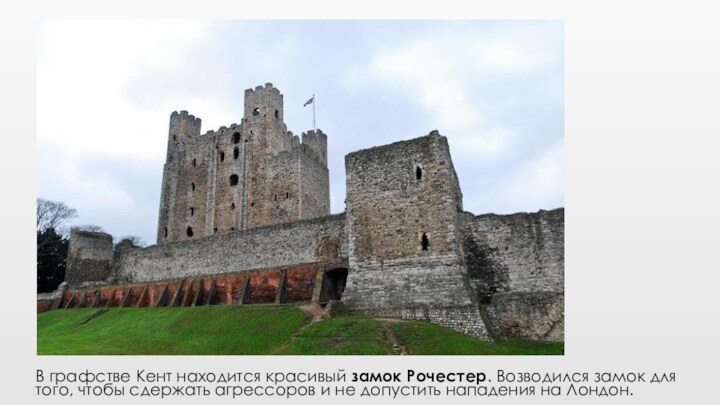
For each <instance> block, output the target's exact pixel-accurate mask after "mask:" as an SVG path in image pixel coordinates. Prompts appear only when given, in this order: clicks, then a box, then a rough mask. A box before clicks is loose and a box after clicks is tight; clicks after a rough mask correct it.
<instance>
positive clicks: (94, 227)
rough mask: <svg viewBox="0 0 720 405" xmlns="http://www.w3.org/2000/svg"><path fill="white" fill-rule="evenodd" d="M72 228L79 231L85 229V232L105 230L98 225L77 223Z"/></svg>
mask: <svg viewBox="0 0 720 405" xmlns="http://www.w3.org/2000/svg"><path fill="white" fill-rule="evenodd" d="M73 228H75V229H77V230H79V231H85V232H105V230H104V229H103V228H102V226H100V225H90V224H85V225H78V226H74V227H73Z"/></svg>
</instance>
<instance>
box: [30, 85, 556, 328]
mask: <svg viewBox="0 0 720 405" xmlns="http://www.w3.org/2000/svg"><path fill="white" fill-rule="evenodd" d="M200 124H201V120H200V119H199V118H196V117H194V116H192V115H190V114H188V113H187V112H185V111H181V112H180V113H178V112H174V113H172V115H171V116H170V130H169V133H168V148H167V155H166V161H165V166H164V170H163V182H162V194H161V200H160V212H159V220H158V232H157V244H155V245H153V246H149V247H145V248H139V247H136V246H133V245H132V244H131V243H125V242H123V243H120V244H118V245H117V246H115V247H113V244H112V237H111V236H110V235H107V234H103V233H94V232H84V231H79V230H73V231H72V233H71V239H70V251H69V254H68V266H67V276H66V281H67V282H68V285H69V288H68V289H67V291H64V292H62V293H61V294H58V295H57V296H55V297H39V299H38V311H44V310H50V309H56V308H72V307H113V306H120V307H129V306H135V307H157V306H197V305H220V304H225V305H246V304H253V303H275V304H282V303H299V302H313V303H322V304H325V303H331V304H332V306H333V307H335V308H337V310H342V311H345V312H346V313H351V314H358V315H366V316H377V317H393V318H401V319H416V320H426V321H429V322H433V323H436V324H439V325H443V326H447V327H451V328H453V329H455V330H458V331H460V332H463V333H466V334H468V335H471V336H475V337H477V338H480V339H485V340H492V339H494V338H497V337H505V336H521V337H525V338H529V339H535V340H555V341H557V340H563V339H564V210H563V209H562V208H558V209H555V210H551V211H544V210H541V211H539V212H537V213H519V214H513V215H494V214H485V215H474V214H471V213H469V212H465V211H463V207H462V192H461V190H460V186H459V182H458V178H457V174H456V172H455V169H454V167H453V163H452V159H451V157H450V152H449V147H448V139H447V138H446V137H444V136H442V135H440V134H439V133H438V132H437V131H432V132H430V133H429V134H428V135H425V136H421V137H419V138H416V139H411V140H406V141H400V142H395V143H392V144H389V145H383V146H378V147H373V148H370V149H365V150H360V151H357V152H353V153H350V154H348V155H347V156H346V157H345V168H346V182H347V190H346V193H347V195H346V210H345V212H344V213H342V214H336V215H330V193H329V180H328V178H329V176H328V168H327V159H328V157H327V136H326V135H325V134H324V133H322V131H319V130H317V131H309V132H307V133H303V134H302V136H301V137H298V136H296V135H293V134H292V132H289V131H288V130H287V128H286V126H285V124H284V123H283V96H282V94H280V92H279V91H278V90H277V89H276V88H274V87H273V86H272V84H270V83H268V84H266V85H265V86H258V87H256V88H255V89H248V90H246V91H245V107H244V115H243V118H242V120H241V122H240V123H239V124H232V125H229V126H227V127H221V128H220V129H219V130H217V131H209V132H207V133H205V134H201V130H200ZM41 298H42V299H41Z"/></svg>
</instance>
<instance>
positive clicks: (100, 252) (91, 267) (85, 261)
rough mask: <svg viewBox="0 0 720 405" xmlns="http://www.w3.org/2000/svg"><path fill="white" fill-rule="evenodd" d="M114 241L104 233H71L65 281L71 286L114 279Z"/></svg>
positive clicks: (78, 231)
mask: <svg viewBox="0 0 720 405" xmlns="http://www.w3.org/2000/svg"><path fill="white" fill-rule="evenodd" d="M112 259H113V239H112V236H110V235H108V234H106V233H102V232H86V231H81V230H78V229H75V228H73V229H72V230H71V231H70V246H69V247H68V258H67V268H66V271H65V281H66V282H67V283H68V284H69V285H70V286H80V285H83V284H93V283H105V282H107V281H108V280H111V279H112V276H113V274H112Z"/></svg>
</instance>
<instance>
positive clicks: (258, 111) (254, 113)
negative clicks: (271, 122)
mask: <svg viewBox="0 0 720 405" xmlns="http://www.w3.org/2000/svg"><path fill="white" fill-rule="evenodd" d="M253 115H255V116H258V115H260V108H258V107H255V109H254V110H253Z"/></svg>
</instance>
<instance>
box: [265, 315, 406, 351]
mask: <svg viewBox="0 0 720 405" xmlns="http://www.w3.org/2000/svg"><path fill="white" fill-rule="evenodd" d="M278 353H280V354H392V343H391V342H390V341H389V340H387V337H386V336H385V330H384V329H383V326H382V323H380V322H379V321H377V320H375V319H371V318H361V317H349V316H343V317H338V318H332V319H328V320H325V321H322V322H318V323H314V324H312V325H310V326H308V327H307V328H305V329H303V330H302V331H301V332H300V334H299V335H298V336H297V338H295V339H294V340H293V341H292V342H290V343H289V345H288V346H286V347H284V348H282V349H281V350H280V351H279V352H278Z"/></svg>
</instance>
